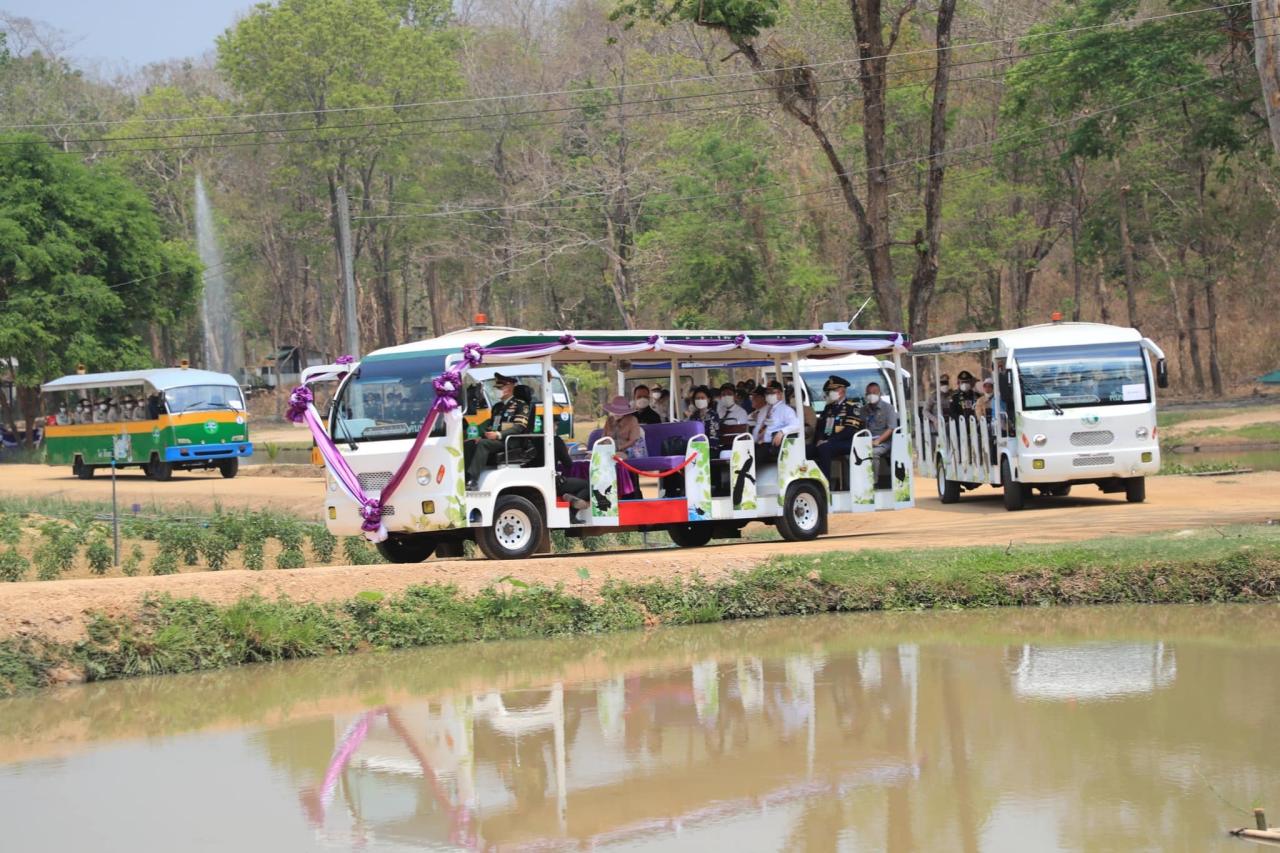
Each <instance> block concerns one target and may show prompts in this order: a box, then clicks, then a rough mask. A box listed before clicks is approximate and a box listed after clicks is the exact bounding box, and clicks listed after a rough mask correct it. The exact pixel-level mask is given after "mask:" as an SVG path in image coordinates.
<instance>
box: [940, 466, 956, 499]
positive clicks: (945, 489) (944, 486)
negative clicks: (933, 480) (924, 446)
mask: <svg viewBox="0 0 1280 853" xmlns="http://www.w3.org/2000/svg"><path fill="white" fill-rule="evenodd" d="M938 499H939V500H941V501H942V502H943V503H944V504H953V503H956V502H957V501H959V500H960V484H959V483H954V482H952V481H951V480H948V479H947V473H946V468H944V467H943V466H942V457H941V456H939V457H938Z"/></svg>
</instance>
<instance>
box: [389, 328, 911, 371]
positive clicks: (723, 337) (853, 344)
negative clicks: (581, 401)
mask: <svg viewBox="0 0 1280 853" xmlns="http://www.w3.org/2000/svg"><path fill="white" fill-rule="evenodd" d="M566 336H571V337H572V338H573V339H574V340H575V341H577V342H584V343H598V344H615V345H626V344H643V343H646V342H651V345H650V346H649V347H648V348H646V349H642V350H638V351H634V352H632V353H629V354H620V353H610V352H607V351H584V350H581V349H563V350H560V351H557V352H552V353H549V354H544V355H531V354H529V353H502V352H495V351H494V350H495V348H499V347H537V346H540V345H541V346H553V345H555V344H557V343H559V342H561V341H562V340H564V339H565V337H566ZM739 336H742V337H743V340H742V341H741V342H740V343H738V344H737V345H736V346H733V347H732V348H729V349H727V350H723V351H720V352H702V351H698V352H690V351H689V349H688V348H687V346H683V347H682V345H687V344H688V343H689V342H696V341H717V342H721V343H726V344H727V343H730V342H734V341H737V340H738V338H739ZM804 339H808V340H810V341H811V342H812V345H811V346H809V347H808V348H805V349H802V350H800V351H799V352H798V354H799V355H800V357H801V358H804V359H831V358H842V357H846V356H849V355H854V354H861V355H886V354H892V353H895V352H896V353H906V352H908V351H909V350H910V344H909V343H908V338H907V337H906V336H905V335H904V334H902V333H900V332H888V331H868V330H857V329H854V330H848V331H826V332H824V331H821V330H817V329H757V330H754V331H752V330H725V329H715V330H702V329H671V330H659V329H645V330H633V331H619V330H616V329H613V330H605V329H584V330H561V331H533V330H526V329H514V328H504V327H494V326H481V327H473V328H467V329H460V330H458V331H456V332H450V333H448V334H446V335H441V336H440V337H436V338H429V339H426V340H422V341H414V342H412V343H406V344H400V345H399V346H394V347H387V348H385V349H380V350H377V351H376V352H375V353H370V355H371V356H375V355H376V356H394V355H409V354H412V353H418V352H439V351H448V350H453V351H455V352H459V351H461V349H462V347H463V346H464V345H466V344H479V345H480V346H482V347H484V348H485V349H486V352H485V359H484V360H485V363H486V364H509V363H512V362H520V361H531V360H536V359H537V358H540V357H549V358H550V359H551V360H552V361H556V362H584V361H611V360H614V359H618V358H627V359H630V360H632V361H635V362H652V361H655V360H656V359H654V356H655V355H661V354H668V355H676V356H678V358H677V360H678V361H681V362H698V363H714V364H716V365H722V364H723V363H724V362H749V361H755V360H760V361H763V362H766V363H769V364H772V363H773V359H774V356H775V353H774V352H773V351H772V350H771V349H770V348H768V344H767V342H769V341H775V342H776V341H778V340H787V341H799V340H804ZM753 342H754V343H758V345H753ZM789 355H790V353H786V354H784V357H787V356H789Z"/></svg>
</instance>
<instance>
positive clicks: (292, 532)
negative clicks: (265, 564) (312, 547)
mask: <svg viewBox="0 0 1280 853" xmlns="http://www.w3.org/2000/svg"><path fill="white" fill-rule="evenodd" d="M274 532H275V537H276V539H278V540H279V541H280V544H281V546H283V547H284V549H285V550H287V551H300V550H302V542H303V538H304V536H305V534H306V530H305V528H304V527H303V526H302V525H301V524H299V523H298V522H297V521H294V520H293V519H288V520H280V521H277V522H276V525H275V531H274Z"/></svg>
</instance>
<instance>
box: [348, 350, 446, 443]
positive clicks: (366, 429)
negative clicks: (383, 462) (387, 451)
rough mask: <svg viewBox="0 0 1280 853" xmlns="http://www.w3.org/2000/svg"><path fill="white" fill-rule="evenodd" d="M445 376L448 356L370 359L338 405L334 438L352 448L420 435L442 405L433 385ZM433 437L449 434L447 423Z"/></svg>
mask: <svg viewBox="0 0 1280 853" xmlns="http://www.w3.org/2000/svg"><path fill="white" fill-rule="evenodd" d="M443 372H444V356H443V355H431V356H428V355H421V354H413V355H403V356H389V357H386V358H372V359H365V360H364V361H362V362H361V363H360V366H359V367H358V368H356V372H355V375H354V376H352V377H351V378H350V379H348V380H347V382H346V384H345V385H343V386H342V390H341V391H340V392H339V394H338V398H337V399H336V400H335V401H334V407H333V414H332V421H331V423H330V434H331V435H332V436H333V438H334V440H335V441H340V442H350V443H352V444H355V443H358V442H361V441H386V440H390V439H400V438H407V437H411V436H415V435H417V434H418V429H419V428H420V427H421V426H422V421H423V419H424V418H425V417H426V416H427V410H428V409H430V408H431V404H432V403H433V402H435V399H436V389H435V386H434V385H433V384H432V383H433V380H434V379H435V378H436V377H437V376H439V375H440V374H441V373H443ZM432 434H433V435H443V434H444V419H443V418H440V419H438V420H437V423H436V425H435V428H434V429H433V430H432Z"/></svg>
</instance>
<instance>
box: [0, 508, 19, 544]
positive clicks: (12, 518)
mask: <svg viewBox="0 0 1280 853" xmlns="http://www.w3.org/2000/svg"><path fill="white" fill-rule="evenodd" d="M21 541H22V521H21V519H19V518H18V516H16V515H0V542H2V543H4V544H5V545H13V546H16V545H17V544H18V543H19V542H21Z"/></svg>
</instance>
